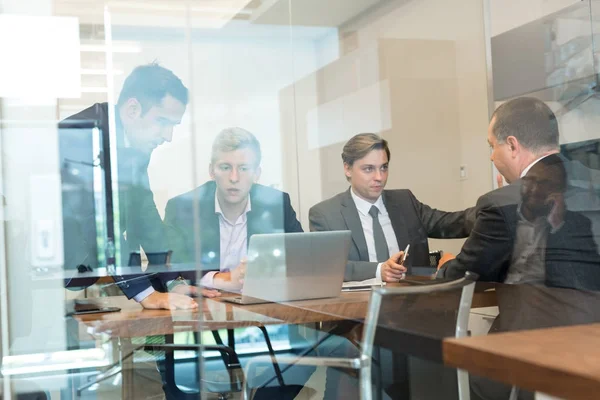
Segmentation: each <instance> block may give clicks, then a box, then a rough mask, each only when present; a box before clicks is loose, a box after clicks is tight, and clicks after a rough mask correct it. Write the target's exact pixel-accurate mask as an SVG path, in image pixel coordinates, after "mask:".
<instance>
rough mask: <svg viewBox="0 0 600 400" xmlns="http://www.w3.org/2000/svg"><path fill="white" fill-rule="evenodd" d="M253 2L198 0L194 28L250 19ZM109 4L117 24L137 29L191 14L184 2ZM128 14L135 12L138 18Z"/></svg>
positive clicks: (162, 24)
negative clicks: (249, 7) (136, 27)
mask: <svg viewBox="0 0 600 400" xmlns="http://www.w3.org/2000/svg"><path fill="white" fill-rule="evenodd" d="M250 2H251V0H219V1H217V2H216V1H214V0H195V1H194V2H193V4H194V5H193V6H192V7H191V8H189V10H190V11H191V14H192V15H191V19H192V27H194V28H211V29H218V28H221V27H223V26H224V25H225V24H226V23H227V22H229V21H230V20H232V19H233V18H234V17H235V16H236V15H238V14H242V15H248V16H250V15H252V11H251V10H245V8H246V6H247V5H248V4H249V3H250ZM107 5H108V9H109V10H110V12H111V14H112V19H113V21H114V22H115V23H117V22H120V21H121V19H122V21H123V22H129V24H130V25H134V26H135V25H144V26H164V25H165V23H167V22H166V21H169V19H170V18H181V19H185V18H187V15H186V13H187V11H188V7H187V6H186V4H185V3H184V2H177V1H109V2H108V3H107ZM128 11H135V16H134V15H132V13H131V12H129V13H128ZM121 14H122V15H121ZM132 18H133V20H132ZM171 22H173V21H171ZM182 26H183V25H182Z"/></svg>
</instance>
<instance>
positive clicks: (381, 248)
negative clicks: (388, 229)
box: [369, 206, 390, 262]
mask: <svg viewBox="0 0 600 400" xmlns="http://www.w3.org/2000/svg"><path fill="white" fill-rule="evenodd" d="M369 215H371V217H373V239H374V240H375V253H376V254H377V262H383V261H386V260H387V259H388V258H390V253H389V251H388V247H387V242H386V241H385V235H384V234H383V228H381V224H380V223H379V217H378V215H379V209H378V208H377V207H376V206H371V209H370V210H369Z"/></svg>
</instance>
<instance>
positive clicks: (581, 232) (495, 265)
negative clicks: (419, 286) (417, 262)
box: [438, 181, 600, 290]
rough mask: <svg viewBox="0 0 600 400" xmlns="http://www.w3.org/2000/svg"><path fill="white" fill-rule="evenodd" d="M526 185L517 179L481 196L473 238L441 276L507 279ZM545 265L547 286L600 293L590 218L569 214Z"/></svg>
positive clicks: (599, 263) (550, 243)
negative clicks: (523, 188) (471, 273)
mask: <svg viewBox="0 0 600 400" xmlns="http://www.w3.org/2000/svg"><path fill="white" fill-rule="evenodd" d="M520 187H521V181H517V182H515V183H513V184H511V185H508V186H505V187H502V188H500V189H496V190H494V191H492V192H489V193H487V194H485V195H483V196H481V197H480V198H479V200H478V201H477V206H476V221H475V226H474V227H473V231H472V232H471V235H470V236H469V238H468V239H467V241H466V242H465V244H464V246H463V248H462V250H461V252H460V253H459V254H458V255H457V256H456V259H454V260H451V261H448V262H447V263H446V264H444V266H443V267H442V268H441V269H440V271H439V272H438V277H448V278H458V277H461V276H463V275H464V273H465V271H472V272H475V273H477V274H478V275H479V279H480V280H483V281H492V282H503V281H504V280H505V278H506V275H507V273H508V268H509V267H510V264H511V260H512V253H513V247H514V243H515V240H516V232H517V224H518V221H519V220H518V218H519V217H518V213H517V207H518V204H519V202H520V201H521V195H520ZM545 263H546V285H547V286H552V287H566V288H574V289H589V290H600V256H599V255H598V249H597V246H596V243H595V242H594V238H593V236H592V233H591V224H590V221H589V219H588V218H586V217H584V216H583V215H581V214H580V213H576V212H571V211H567V212H566V214H565V219H564V225H563V226H562V227H561V228H560V229H559V230H558V231H557V232H555V233H550V234H548V238H547V243H546V255H545Z"/></svg>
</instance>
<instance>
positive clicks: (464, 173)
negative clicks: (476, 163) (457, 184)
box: [458, 164, 469, 181]
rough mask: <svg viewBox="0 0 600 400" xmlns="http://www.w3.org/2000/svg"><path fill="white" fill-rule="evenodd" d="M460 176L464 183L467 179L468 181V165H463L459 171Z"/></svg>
mask: <svg viewBox="0 0 600 400" xmlns="http://www.w3.org/2000/svg"><path fill="white" fill-rule="evenodd" d="M458 176H459V179H460V180H461V181H464V180H465V179H467V178H468V177H469V174H468V172H467V166H466V164H462V165H461V166H460V167H459V169H458Z"/></svg>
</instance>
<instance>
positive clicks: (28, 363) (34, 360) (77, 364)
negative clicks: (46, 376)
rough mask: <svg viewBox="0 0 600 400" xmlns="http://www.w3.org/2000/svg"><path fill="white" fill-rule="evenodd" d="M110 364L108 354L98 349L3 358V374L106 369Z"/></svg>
mask: <svg viewBox="0 0 600 400" xmlns="http://www.w3.org/2000/svg"><path fill="white" fill-rule="evenodd" d="M109 364H110V363H109V360H108V357H107V354H106V352H105V351H104V350H102V349H98V348H95V349H78V350H67V351H56V352H52V353H38V354H23V355H18V356H5V357H2V374H3V375H5V376H6V375H19V374H32V373H39V372H49V371H61V370H67V369H74V368H96V367H104V366H107V365H109Z"/></svg>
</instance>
